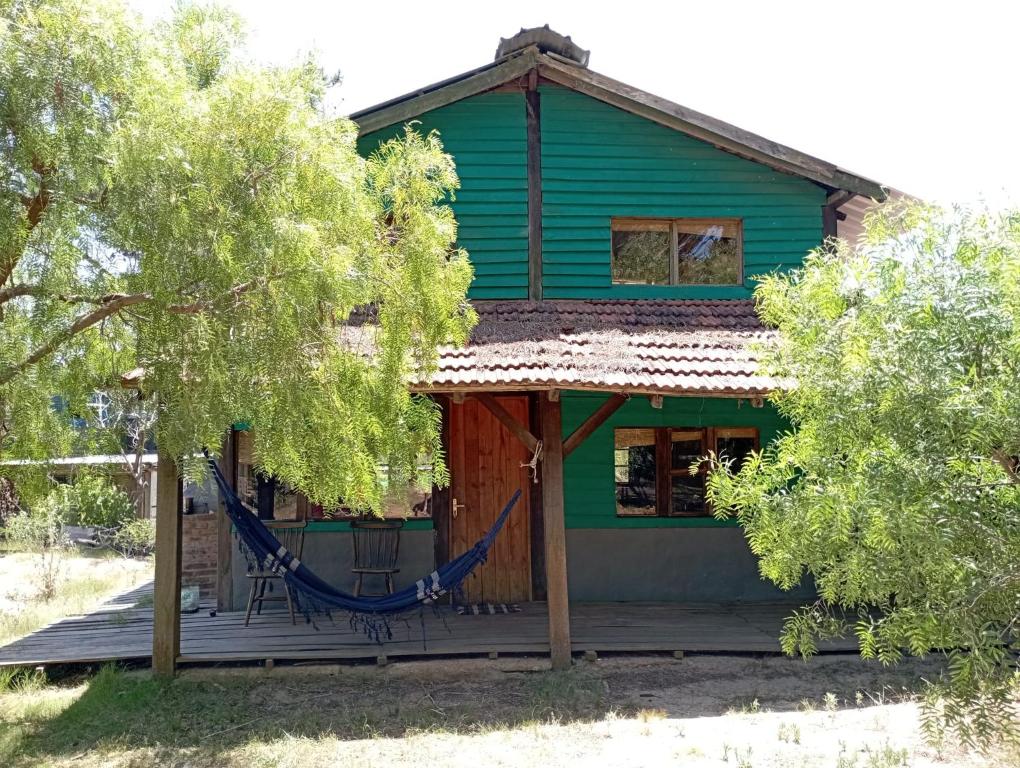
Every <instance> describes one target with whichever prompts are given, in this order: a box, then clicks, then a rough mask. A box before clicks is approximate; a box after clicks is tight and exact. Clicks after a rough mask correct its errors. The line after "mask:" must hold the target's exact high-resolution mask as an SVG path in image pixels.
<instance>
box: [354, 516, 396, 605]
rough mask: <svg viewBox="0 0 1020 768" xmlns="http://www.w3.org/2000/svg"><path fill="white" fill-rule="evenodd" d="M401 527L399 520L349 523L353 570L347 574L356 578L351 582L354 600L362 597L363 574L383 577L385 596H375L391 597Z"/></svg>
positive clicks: (367, 519) (365, 520) (367, 520)
mask: <svg viewBox="0 0 1020 768" xmlns="http://www.w3.org/2000/svg"><path fill="white" fill-rule="evenodd" d="M403 527H404V521H403V520H381V519H379V518H375V517H373V518H362V519H359V520H352V521H351V534H352V536H353V538H354V567H353V568H352V569H351V572H352V573H355V574H357V577H358V578H357V580H356V581H355V582H354V596H355V597H359V596H360V595H361V594H362V591H361V590H362V585H363V582H364V579H365V575H366V574H368V575H376V576H382V577H383V579H384V581H385V584H386V592H384V593H377V594H390V595H392V594H393V575H394V574H396V573H400V569H399V568H397V557H398V556H399V554H400V529H401V528H403Z"/></svg>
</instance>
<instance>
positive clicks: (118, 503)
mask: <svg viewBox="0 0 1020 768" xmlns="http://www.w3.org/2000/svg"><path fill="white" fill-rule="evenodd" d="M50 498H51V499H52V503H54V504H56V505H57V508H58V510H59V513H60V517H61V521H62V522H63V523H64V524H65V525H81V526H85V527H88V528H120V527H121V526H122V525H125V524H127V523H128V522H130V521H131V520H132V519H133V518H134V516H135V509H134V505H132V503H131V498H130V497H129V496H128V495H127V494H126V493H124V491H122V490H121V489H120V488H118V487H117V486H116V485H115V484H114V483H113V481H111V480H110V479H109V478H107V477H104V476H103V475H98V474H88V473H85V474H81V475H78V476H77V477H76V478H75V481H74V483H72V484H71V485H61V486H60V487H58V488H56V489H55V490H54V491H53V492H52V493H51V494H50Z"/></svg>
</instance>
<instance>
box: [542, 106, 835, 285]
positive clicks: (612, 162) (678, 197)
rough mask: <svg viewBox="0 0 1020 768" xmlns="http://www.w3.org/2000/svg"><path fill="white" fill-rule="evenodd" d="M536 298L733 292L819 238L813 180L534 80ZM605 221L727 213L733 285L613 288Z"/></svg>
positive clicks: (798, 256)
mask: <svg viewBox="0 0 1020 768" xmlns="http://www.w3.org/2000/svg"><path fill="white" fill-rule="evenodd" d="M541 94H542V96H541V99H542V252H543V259H544V270H543V273H544V274H543V286H544V294H545V297H546V298H653V297H654V298H718V299H724V298H744V297H747V296H750V293H751V290H752V289H753V286H754V283H753V281H752V280H751V279H750V278H751V276H753V275H754V274H760V273H763V272H769V271H772V270H775V269H786V268H790V267H793V266H796V265H798V264H799V263H800V262H801V261H802V260H803V258H804V255H805V254H806V253H807V251H809V250H810V249H812V248H814V247H816V246H817V245H819V243H820V242H821V240H822V208H821V207H822V205H823V204H824V202H825V192H824V190H823V189H822V188H821V187H818V186H816V185H815V184H812V183H811V182H808V181H804V180H802V179H798V178H796V177H794V176H790V175H787V174H783V173H779V172H777V171H773V170H771V169H769V168H767V167H765V166H763V165H760V164H758V163H754V162H752V161H750V160H744V159H742V158H739V157H736V156H734V155H731V154H728V153H726V152H723V151H722V150H720V149H717V148H716V147H713V146H711V145H710V144H707V143H706V142H703V141H700V140H699V139H694V138H691V137H689V136H687V135H685V134H682V133H679V132H677V131H674V130H672V129H669V128H666V127H663V126H661V125H659V124H657V123H653V122H652V121H650V120H646V119H644V118H642V117H638V116H636V115H633V114H630V113H629V112H625V111H623V110H620V109H617V108H616V107H612V106H609V105H608V104H605V103H603V102H600V101H598V100H596V99H593V98H591V97H589V96H585V95H583V94H579V93H576V92H574V91H570V90H567V89H565V88H559V87H554V86H542V87H541ZM613 216H663V217H683V216H691V217H736V218H741V219H743V222H744V273H745V283H744V286H743V287H740V286H734V287H722V286H694V287H682V286H677V287H670V286H614V285H612V279H611V275H610V250H609V249H610V218H611V217H613Z"/></svg>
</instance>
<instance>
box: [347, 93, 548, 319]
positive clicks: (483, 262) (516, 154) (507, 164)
mask: <svg viewBox="0 0 1020 768" xmlns="http://www.w3.org/2000/svg"><path fill="white" fill-rule="evenodd" d="M419 120H420V121H421V125H420V126H419V130H421V131H423V132H424V131H430V130H433V129H435V130H438V131H439V133H440V137H441V138H442V141H443V145H444V147H445V148H446V151H447V152H449V153H450V154H451V155H453V157H454V160H455V161H456V163H457V173H458V174H459V175H460V182H461V188H460V189H459V190H458V191H457V193H456V199H455V200H454V201H453V203H452V204H453V210H454V214H455V215H456V217H457V221H458V223H459V225H460V229H459V243H460V245H461V246H462V247H463V248H466V249H467V251H468V253H469V254H470V255H471V262H472V264H473V265H474V268H475V281H474V283H473V284H472V287H471V292H470V297H471V298H473V299H526V298H527V297H528V178H527V151H528V150H527V136H526V128H525V117H524V96H523V95H522V94H520V93H502V92H498V93H485V94H481V95H479V96H474V97H472V98H470V99H465V100H463V101H459V102H456V103H454V104H450V105H448V106H446V107H441V108H440V109H435V110H432V111H431V112H427V113H426V114H424V115H422V116H421V117H420V118H419ZM402 131H403V127H402V126H391V127H389V128H384V129H382V130H380V131H376V132H374V133H370V134H367V135H365V136H363V137H361V139H360V140H359V142H358V146H359V149H360V151H361V152H362V154H368V153H369V152H371V151H372V150H373V149H375V147H377V146H378V145H379V143H380V142H381V141H384V140H386V139H388V138H390V137H392V136H394V135H396V134H398V133H400V132H402Z"/></svg>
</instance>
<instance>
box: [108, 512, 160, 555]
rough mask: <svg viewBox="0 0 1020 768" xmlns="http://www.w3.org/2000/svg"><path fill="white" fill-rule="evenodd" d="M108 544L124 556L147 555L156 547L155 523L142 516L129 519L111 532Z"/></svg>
mask: <svg viewBox="0 0 1020 768" xmlns="http://www.w3.org/2000/svg"><path fill="white" fill-rule="evenodd" d="M110 544H111V546H112V547H113V548H114V549H115V550H117V551H118V552H120V553H121V554H122V555H124V556H125V557H138V556H139V555H148V554H150V553H151V552H152V551H153V550H154V549H155V547H156V524H155V522H154V521H152V520H148V519H142V518H136V519H134V520H129V521H128V522H126V523H124V524H123V525H122V526H121V527H120V528H118V529H117V531H116V532H115V533H114V534H113V538H112V540H111V542H110Z"/></svg>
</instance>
